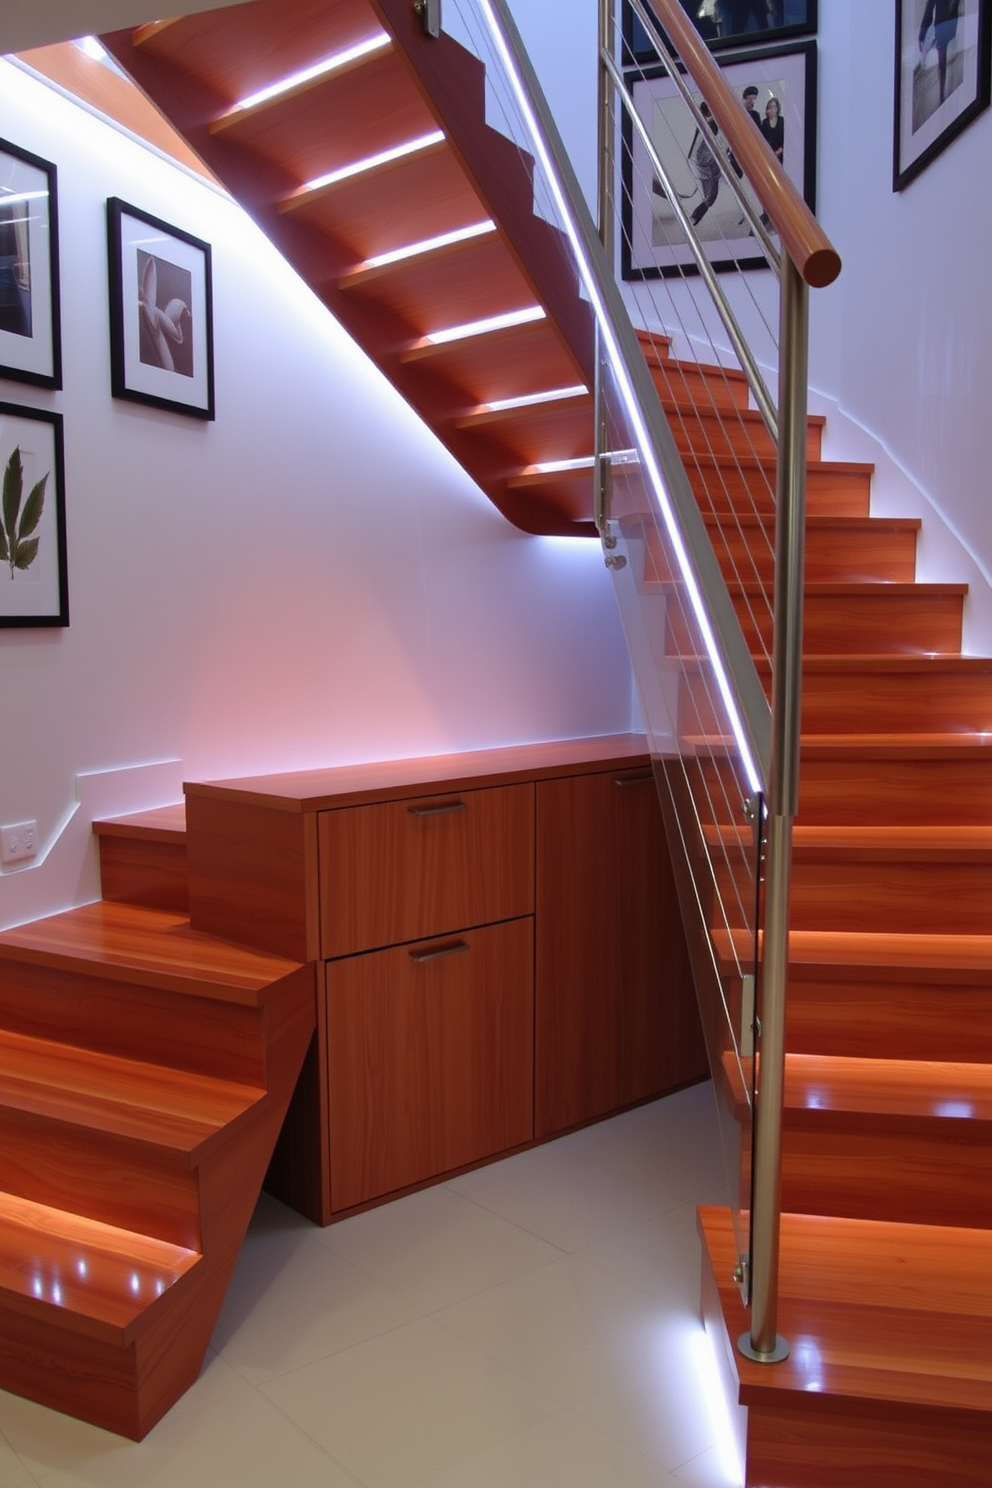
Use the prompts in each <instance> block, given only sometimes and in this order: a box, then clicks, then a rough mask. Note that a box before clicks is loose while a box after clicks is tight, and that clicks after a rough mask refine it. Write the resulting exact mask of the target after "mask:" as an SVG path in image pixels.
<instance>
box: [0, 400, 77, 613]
mask: <svg viewBox="0 0 992 1488" xmlns="http://www.w3.org/2000/svg"><path fill="white" fill-rule="evenodd" d="M0 484H2V497H0V626H21V625H68V624H69V584H68V577H67V574H66V541H65V458H64V454H63V444H62V415H61V414H60V413H49V412H47V411H46V410H44V409H40V408H21V407H19V406H18V405H16V404H14V403H0Z"/></svg>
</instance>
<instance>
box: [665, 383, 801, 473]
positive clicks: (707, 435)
mask: <svg viewBox="0 0 992 1488" xmlns="http://www.w3.org/2000/svg"><path fill="white" fill-rule="evenodd" d="M662 406H663V407H664V409H665V415H666V417H667V419H668V426H669V428H670V429H671V431H672V436H673V438H674V440H675V447H676V449H677V450H678V451H679V453H680V454H681V455H683V456H684V457H685V458H686V463H687V464H690V465H691V463H692V457H693V456H696V455H700V456H710V457H714V458H716V459H719V460H722V459H728V460H733V459H734V458H735V456H737V455H743V456H747V457H752V458H757V459H760V460H768V461H774V459H775V445H774V444H773V442H772V438H771V435H770V434H769V433H768V430H767V428H766V427H765V423H764V420H763V419H762V417H761V415H760V414H758V413H752V412H750V411H749V410H744V409H742V410H739V411H738V412H736V413H732V412H730V411H729V410H728V411H727V412H725V413H724V414H723V416H722V417H721V416H720V415H719V414H714V413H711V412H709V411H708V410H706V409H705V406H703V407H696V408H693V407H687V406H685V405H684V404H679V403H676V402H674V401H672V400H666V399H665V398H664V397H663V398H662ZM822 436H823V421H822V419H820V420H812V419H811V420H810V421H809V424H808V426H807V430H806V458H807V460H816V461H818V460H819V459H820V452H821V448H822Z"/></svg>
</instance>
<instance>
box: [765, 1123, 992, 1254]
mask: <svg viewBox="0 0 992 1488" xmlns="http://www.w3.org/2000/svg"><path fill="white" fill-rule="evenodd" d="M976 1128H977V1129H976ZM782 1207H783V1209H784V1210H787V1211H789V1212H790V1213H794V1214H836V1215H840V1216H843V1217H846V1218H850V1219H880V1220H888V1221H895V1222H901V1223H905V1224H933V1225H947V1226H953V1227H960V1228H965V1229H990V1228H992V1129H990V1125H989V1123H988V1122H984V1123H977V1122H974V1121H969V1120H967V1119H960V1120H955V1119H951V1118H944V1119H942V1120H938V1119H936V1118H935V1119H932V1120H930V1121H926V1120H923V1119H920V1118H915V1119H914V1118H906V1119H904V1120H900V1119H898V1118H895V1117H892V1116H887V1115H878V1116H873V1115H872V1114H871V1113H862V1112H859V1113H855V1114H854V1115H848V1114H835V1113H832V1112H824V1111H806V1112H795V1111H790V1110H787V1111H786V1114H785V1119H784V1123H783V1130H782Z"/></svg>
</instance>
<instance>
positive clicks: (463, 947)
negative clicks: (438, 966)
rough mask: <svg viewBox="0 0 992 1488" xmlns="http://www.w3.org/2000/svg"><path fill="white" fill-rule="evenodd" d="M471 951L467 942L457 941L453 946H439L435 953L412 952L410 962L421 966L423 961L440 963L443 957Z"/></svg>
mask: <svg viewBox="0 0 992 1488" xmlns="http://www.w3.org/2000/svg"><path fill="white" fill-rule="evenodd" d="M470 949H471V947H470V946H469V943H468V941H467V940H456V941H455V942H454V944H453V945H446V946H438V947H437V949H436V950H433V951H411V952H410V960H411V961H416V962H417V964H418V965H419V964H420V963H421V962H422V961H440V959H441V957H442V956H458V955H460V954H461V952H462V951H467V950H470Z"/></svg>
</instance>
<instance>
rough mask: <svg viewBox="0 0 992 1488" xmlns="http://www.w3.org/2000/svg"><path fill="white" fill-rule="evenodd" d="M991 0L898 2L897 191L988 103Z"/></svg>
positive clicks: (894, 176)
mask: <svg viewBox="0 0 992 1488" xmlns="http://www.w3.org/2000/svg"><path fill="white" fill-rule="evenodd" d="M990 13H992V0H896V86H895V128H894V156H893V164H892V189H893V191H901V190H902V188H903V187H904V186H907V185H908V184H909V182H910V181H912V180H913V178H914V177H915V176H918V175H919V174H920V172H921V171H922V170H924V169H925V168H926V166H928V165H929V164H930V162H931V161H932V160H935V159H936V158H937V156H938V155H939V154H940V153H941V151H942V150H946V148H947V146H948V145H949V144H950V143H951V141H952V140H953V139H954V138H955V137H956V136H957V135H959V134H960V133H961V131H962V130H963V129H966V128H967V126H968V125H969V124H970V123H971V121H972V119H974V118H975V117H976V115H978V114H980V113H981V112H982V110H983V109H986V108H988V106H989V82H990V72H992V51H990V47H989V24H990Z"/></svg>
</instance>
